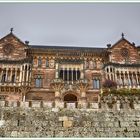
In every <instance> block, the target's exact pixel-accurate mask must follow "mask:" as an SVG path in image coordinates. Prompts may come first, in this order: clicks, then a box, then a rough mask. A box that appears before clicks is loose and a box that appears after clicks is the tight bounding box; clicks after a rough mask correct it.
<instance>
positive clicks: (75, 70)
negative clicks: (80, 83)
mask: <svg viewBox="0 0 140 140" xmlns="http://www.w3.org/2000/svg"><path fill="white" fill-rule="evenodd" d="M75 76H76V78H75V79H76V81H77V68H75Z"/></svg>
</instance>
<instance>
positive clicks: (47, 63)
mask: <svg viewBox="0 0 140 140" xmlns="http://www.w3.org/2000/svg"><path fill="white" fill-rule="evenodd" d="M46 67H49V60H48V58H47V59H46Z"/></svg>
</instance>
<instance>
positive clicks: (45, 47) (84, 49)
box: [29, 45, 107, 52]
mask: <svg viewBox="0 0 140 140" xmlns="http://www.w3.org/2000/svg"><path fill="white" fill-rule="evenodd" d="M29 46H30V47H31V48H32V49H51V50H61V49H63V50H79V51H81V50H82V51H95V52H102V51H105V50H106V49H107V48H101V47H99V48H97V47H74V46H50V45H49V46H45V45H29Z"/></svg>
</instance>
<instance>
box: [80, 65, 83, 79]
mask: <svg viewBox="0 0 140 140" xmlns="http://www.w3.org/2000/svg"><path fill="white" fill-rule="evenodd" d="M80 79H84V65H83V64H82V66H81V75H80Z"/></svg>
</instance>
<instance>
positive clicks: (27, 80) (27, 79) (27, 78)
mask: <svg viewBox="0 0 140 140" xmlns="http://www.w3.org/2000/svg"><path fill="white" fill-rule="evenodd" d="M26 85H29V65H27V74H26Z"/></svg>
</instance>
